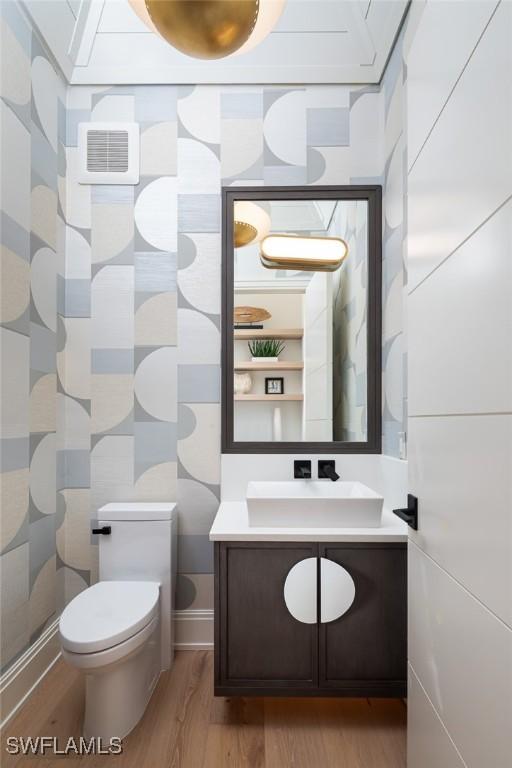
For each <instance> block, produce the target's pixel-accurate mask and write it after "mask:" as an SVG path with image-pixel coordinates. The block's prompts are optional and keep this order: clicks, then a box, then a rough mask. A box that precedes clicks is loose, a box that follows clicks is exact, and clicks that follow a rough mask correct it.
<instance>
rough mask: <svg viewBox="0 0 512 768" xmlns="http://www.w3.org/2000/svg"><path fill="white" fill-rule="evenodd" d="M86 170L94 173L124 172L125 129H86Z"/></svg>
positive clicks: (125, 160)
mask: <svg viewBox="0 0 512 768" xmlns="http://www.w3.org/2000/svg"><path fill="white" fill-rule="evenodd" d="M87 170H88V171H93V172H94V173H108V172H112V171H113V172H114V173H126V171H127V170H128V132H127V131H87Z"/></svg>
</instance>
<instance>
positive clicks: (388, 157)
mask: <svg viewBox="0 0 512 768" xmlns="http://www.w3.org/2000/svg"><path fill="white" fill-rule="evenodd" d="M404 31H405V29H404ZM404 31H403V32H402V34H401V35H400V37H399V39H398V41H397V43H396V45H395V48H394V50H393V53H392V55H391V58H390V60H389V62H388V66H387V69H386V72H385V74H384V78H383V80H382V99H383V105H382V108H383V112H384V117H383V120H384V137H383V150H384V174H383V182H382V183H383V221H382V255H383V260H382V371H383V376H382V386H383V391H382V451H383V453H385V454H388V455H389V456H399V439H400V438H399V435H400V433H401V432H405V431H406V429H407V337H406V306H407V265H406V250H405V246H406V241H405V238H406V234H407V220H406V205H405V190H406V184H407V161H406V152H407V146H406V130H405V114H406V112H405V98H406V68H405V66H404V62H403V51H402V41H403V36H404Z"/></svg>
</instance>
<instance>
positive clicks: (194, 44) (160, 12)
mask: <svg viewBox="0 0 512 768" xmlns="http://www.w3.org/2000/svg"><path fill="white" fill-rule="evenodd" d="M128 2H129V3H130V5H131V6H132V8H133V10H134V11H135V13H136V14H137V16H138V17H139V18H140V19H141V20H142V21H143V22H144V23H145V24H146V26H148V27H149V29H150V30H151V31H152V32H156V33H158V34H159V35H161V37H163V38H164V40H167V42H168V43H170V45H172V46H173V47H174V48H176V49H177V50H178V51H181V53H184V54H186V55H187V56H193V57H194V58H196V59H221V58H223V57H224V56H229V55H231V54H235V53H237V54H238V53H245V52H246V51H249V50H251V48H254V47H255V46H256V45H258V43H260V42H261V41H262V40H263V39H264V38H265V37H266V36H267V35H268V34H269V32H270V31H271V30H272V28H273V27H274V25H275V24H276V22H277V21H278V19H279V17H280V16H281V13H282V11H283V8H284V4H285V2H286V0H128Z"/></svg>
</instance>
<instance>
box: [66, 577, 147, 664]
mask: <svg viewBox="0 0 512 768" xmlns="http://www.w3.org/2000/svg"><path fill="white" fill-rule="evenodd" d="M159 594H160V585H159V584H158V583H157V582H154V581H100V582H99V583H98V584H94V586H92V587H89V588H88V589H86V590H84V591H83V592H80V594H79V595H77V596H76V597H75V598H73V600H71V602H70V603H69V605H67V606H66V608H64V610H63V612H62V615H61V617H60V622H59V633H60V638H61V642H62V645H63V647H64V648H65V649H66V650H68V651H72V652H73V653H94V652H96V651H104V650H106V649H107V648H112V647H113V646H114V645H117V644H118V643H122V642H123V640H127V639H128V638H129V637H132V636H133V635H135V634H136V633H137V632H139V631H140V630H141V629H143V627H145V626H146V624H149V622H150V621H151V619H152V618H153V617H154V616H156V615H157V614H158V598H159Z"/></svg>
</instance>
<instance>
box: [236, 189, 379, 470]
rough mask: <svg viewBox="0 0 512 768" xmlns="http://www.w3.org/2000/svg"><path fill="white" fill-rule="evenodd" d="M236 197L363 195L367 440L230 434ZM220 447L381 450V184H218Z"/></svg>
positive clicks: (255, 450) (331, 451)
mask: <svg viewBox="0 0 512 768" xmlns="http://www.w3.org/2000/svg"><path fill="white" fill-rule="evenodd" d="M237 200H250V201H253V202H257V201H270V202H272V201H274V200H341V201H344V200H346V201H354V200H363V201H366V202H367V205H368V219H367V220H368V227H367V229H368V232H367V240H368V242H367V246H368V248H367V252H368V282H367V286H368V304H367V339H366V350H367V380H366V390H367V391H366V403H367V433H366V440H362V441H357V442H353V441H337V440H331V441H328V442H317V441H301V442H288V441H281V442H275V441H274V442H272V441H265V442H263V441H241V440H235V439H234V391H233V370H234V368H233V366H234V338H233V304H234V291H233V286H234V275H235V268H234V267H235V265H234V246H233V232H234V205H235V201H237ZM221 451H222V453H239V454H245V453H268V454H271V453H288V454H307V453H310V454H323V453H329V454H332V455H336V454H344V453H353V454H358V453H373V454H380V453H382V186H381V185H380V184H368V185H366V184H353V185H329V186H316V185H312V186H309V187H308V186H303V187H293V186H291V187H273V186H272V187H266V186H261V187H255V186H251V187H242V186H240V187H238V186H237V187H223V188H222V301H221Z"/></svg>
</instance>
